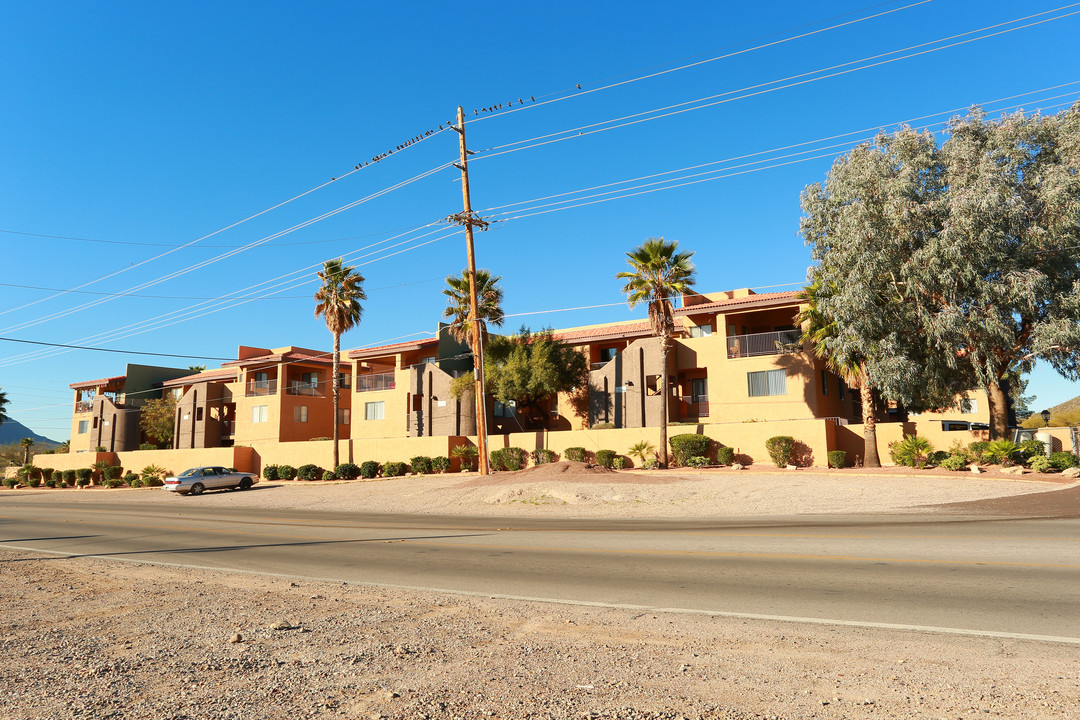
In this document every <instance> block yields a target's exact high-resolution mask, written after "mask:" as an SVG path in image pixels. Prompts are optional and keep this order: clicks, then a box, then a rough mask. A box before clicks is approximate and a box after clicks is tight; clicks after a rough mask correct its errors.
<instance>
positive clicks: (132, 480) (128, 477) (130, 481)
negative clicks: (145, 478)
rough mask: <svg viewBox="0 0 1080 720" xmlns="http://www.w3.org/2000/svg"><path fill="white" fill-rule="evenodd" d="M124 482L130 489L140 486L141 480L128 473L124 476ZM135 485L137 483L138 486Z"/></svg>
mask: <svg viewBox="0 0 1080 720" xmlns="http://www.w3.org/2000/svg"><path fill="white" fill-rule="evenodd" d="M124 482H126V483H127V484H128V485H130V486H131V487H139V486H140V485H142V478H140V477H139V476H138V475H136V474H135V473H133V472H129V473H127V474H126V475H124ZM136 483H138V485H136Z"/></svg>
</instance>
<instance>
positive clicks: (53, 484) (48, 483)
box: [45, 477, 57, 488]
mask: <svg viewBox="0 0 1080 720" xmlns="http://www.w3.org/2000/svg"><path fill="white" fill-rule="evenodd" d="M56 483H57V481H56V480H53V479H52V478H51V477H50V478H48V479H46V480H45V487H51V488H54V487H56Z"/></svg>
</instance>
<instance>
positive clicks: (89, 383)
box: [68, 375, 127, 390]
mask: <svg viewBox="0 0 1080 720" xmlns="http://www.w3.org/2000/svg"><path fill="white" fill-rule="evenodd" d="M126 379H127V375H117V376H116V377H110V378H101V379H100V380H83V381H82V382H77V383H71V384H70V385H68V387H69V388H71V389H72V390H82V389H84V388H92V387H98V386H99V385H111V384H112V383H114V382H120V381H121V380H126Z"/></svg>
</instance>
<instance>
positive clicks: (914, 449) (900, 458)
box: [889, 435, 934, 469]
mask: <svg viewBox="0 0 1080 720" xmlns="http://www.w3.org/2000/svg"><path fill="white" fill-rule="evenodd" d="M932 452H934V446H933V445H931V444H930V441H929V440H927V439H926V438H924V437H919V436H918V435H908V436H907V437H906V438H904V439H903V440H901V441H900V442H895V443H891V444H890V445H889V455H891V456H892V461H893V462H894V463H896V464H897V465H904V466H905V467H913V468H919V469H922V468H924V467H926V463H927V462H929V460H930V453H932Z"/></svg>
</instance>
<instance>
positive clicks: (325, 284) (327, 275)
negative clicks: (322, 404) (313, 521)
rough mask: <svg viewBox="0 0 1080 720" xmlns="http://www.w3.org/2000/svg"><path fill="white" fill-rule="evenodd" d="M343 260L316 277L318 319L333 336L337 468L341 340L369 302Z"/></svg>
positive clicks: (328, 265)
mask: <svg viewBox="0 0 1080 720" xmlns="http://www.w3.org/2000/svg"><path fill="white" fill-rule="evenodd" d="M343 262H344V258H338V259H337V260H327V261H326V262H324V263H323V269H322V271H321V272H319V273H317V274H318V276H319V280H321V281H322V287H321V288H319V291H318V292H316V293H315V317H319V316H322V317H323V318H324V319H325V320H326V329H327V330H329V331H330V332H331V334H333V336H334V365H333V370H332V374H333V377H332V382H333V386H332V387H333V389H334V421H333V424H334V467H333V468H332V470H333V471H335V472H336V470H337V466H338V437H339V434H340V433H339V430H338V402H339V393H340V392H341V379H340V378H339V377H338V374H339V372H340V368H341V336H342V334H343V333H346V332H348V331H349V330H352V329H353V328H354V327H356V326H357V325H358V324H359V323H360V316H361V315H362V314H363V313H364V308H362V307H361V306H360V301H361V300H367V295H366V294H364V288H363V284H364V276H363V275H361V274H360V273H358V272H354V270H355V268H351V267H345V265H344V264H343Z"/></svg>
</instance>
